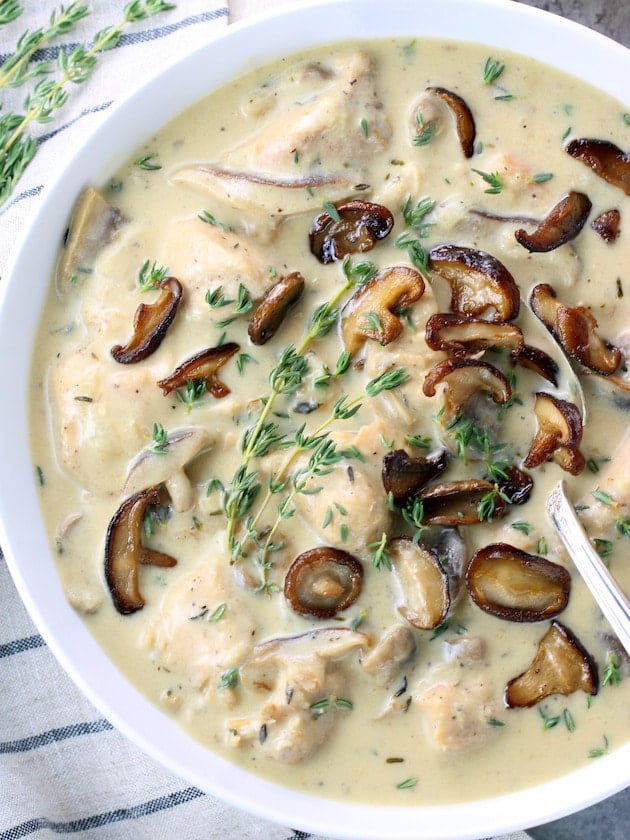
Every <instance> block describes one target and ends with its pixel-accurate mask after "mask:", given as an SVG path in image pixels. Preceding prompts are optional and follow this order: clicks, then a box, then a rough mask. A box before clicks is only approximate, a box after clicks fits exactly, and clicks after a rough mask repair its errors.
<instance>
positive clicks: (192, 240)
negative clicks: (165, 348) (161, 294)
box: [162, 218, 271, 318]
mask: <svg viewBox="0 0 630 840" xmlns="http://www.w3.org/2000/svg"><path fill="white" fill-rule="evenodd" d="M163 247H164V250H163V255H162V256H163V262H164V264H165V265H168V266H169V271H170V273H171V274H173V275H174V276H175V277H177V279H178V280H179V281H180V283H181V284H182V285H183V286H184V289H185V297H184V301H183V308H184V310H185V311H186V312H187V313H188V314H189V315H191V316H192V317H195V318H197V317H198V318H207V317H208V314H209V312H210V309H209V307H208V304H207V303H206V299H205V298H206V293H207V292H208V291H213V290H214V289H216V288H217V287H218V286H222V287H223V294H224V295H225V297H226V298H229V299H232V300H236V298H237V295H238V290H239V286H240V285H241V284H242V285H243V286H245V288H246V289H247V291H248V292H249V294H250V296H251V297H252V298H259V297H262V295H263V293H264V292H265V291H266V289H267V288H268V287H269V286H270V285H271V282H270V279H269V260H268V258H267V257H266V256H265V254H263V252H262V251H260V250H259V248H258V247H257V246H256V245H255V244H254V243H252V242H250V241H248V240H247V237H246V236H244V235H238V236H237V235H236V234H235V233H233V232H232V231H229V230H224V229H223V228H221V227H219V226H218V225H209V224H206V222H202V221H201V220H200V219H197V218H194V219H180V220H178V221H176V222H174V223H173V224H172V225H171V226H170V227H169V229H168V232H167V235H166V239H165V242H164V246H163ZM222 317H223V315H222Z"/></svg>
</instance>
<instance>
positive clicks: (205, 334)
mask: <svg viewBox="0 0 630 840" xmlns="http://www.w3.org/2000/svg"><path fill="white" fill-rule="evenodd" d="M471 67H477V68H479V72H478V73H477V74H476V75H475V74H474V73H473V74H471V73H470V68H471ZM504 84H505V86H506V87H505V88H504V87H503V85H504ZM543 84H544V86H545V90H547V91H548V97H547V98H546V101H549V102H552V103H571V108H570V109H566V108H564V107H562V105H561V104H558V105H557V106H556V107H549V108H547V107H543V105H541V102H540V97H539V95H538V92H539V90H540V89H541V86H542V85H543ZM620 113H624V108H623V107H621V106H620V105H619V103H615V102H611V101H609V100H607V99H606V97H604V96H603V95H601V94H600V93H596V92H594V91H591V90H590V89H588V88H585V87H583V86H582V85H580V84H579V83H577V82H576V81H575V80H573V79H570V78H569V77H566V76H564V75H562V74H559V73H557V72H556V71H552V70H551V69H550V68H548V67H546V66H543V65H539V64H536V63H532V62H528V61H524V60H521V59H520V58H519V59H518V60H516V58H515V57H513V56H511V55H510V54H507V53H503V52H502V53H501V54H497V55H491V56H488V55H487V51H486V50H484V49H483V48H481V47H476V46H473V45H466V44H448V45H445V44H442V43H441V42H438V41H435V42H434V41H424V40H418V41H415V42H413V44H405V43H403V42H397V41H393V42H385V41H383V42H381V41H374V42H370V43H365V44H363V43H361V44H359V43H356V44H347V45H338V46H335V47H330V48H325V49H321V50H318V51H317V53H315V52H313V53H311V54H309V55H307V56H303V57H294V58H291V59H288V60H286V61H284V62H280V63H278V64H277V65H274V66H273V67H269V68H263V69H262V70H260V71H258V72H256V73H253V74H250V75H249V76H246V77H244V78H243V79H242V80H237V81H235V82H234V83H233V84H231V85H228V86H227V87H226V88H225V89H222V90H220V91H217V92H215V93H213V94H212V95H211V96H210V97H209V98H208V99H207V100H205V101H203V102H201V103H198V104H197V105H196V106H194V108H192V109H190V110H189V112H187V114H185V115H182V117H180V118H178V120H177V121H176V122H173V123H172V124H170V125H168V126H165V127H164V129H163V130H162V131H161V132H159V133H158V134H157V135H156V136H155V137H154V138H151V144H150V146H146V147H144V148H142V149H139V150H135V151H133V150H130V155H129V163H128V165H127V166H126V167H124V168H123V169H122V170H121V171H120V172H118V173H114V178H113V179H110V180H111V182H112V183H124V185H125V189H124V190H121V191H111V190H108V189H106V188H105V189H104V190H103V191H102V194H101V193H100V192H99V191H97V190H93V191H92V192H91V193H90V194H88V195H87V200H86V201H85V202H84V203H83V205H82V206H83V207H84V208H87V209H89V208H92V210H94V213H92V212H90V213H88V212H87V210H86V211H85V212H83V213H81V214H80V215H81V216H82V217H83V222H82V223H81V224H80V226H79V228H78V229H77V230H74V231H73V225H72V224H71V229H70V234H69V237H68V247H66V250H65V252H64V254H63V255H62V259H61V262H60V272H61V273H60V274H59V276H58V277H57V278H56V289H55V292H56V295H54V296H53V295H51V299H50V301H49V304H48V309H47V313H46V322H45V325H44V326H43V327H42V331H41V333H40V339H39V346H38V353H37V357H36V361H35V367H36V377H37V381H39V380H41V379H42V378H45V379H46V381H47V387H48V391H49V394H50V400H49V403H50V406H49V409H48V416H47V417H46V418H45V420H44V419H42V417H41V414H40V412H39V410H38V409H37V408H36V406H35V401H36V400H35V398H34V406H33V453H34V455H33V457H34V463H36V464H37V465H38V467H37V471H38V474H39V475H40V476H44V475H45V476H46V481H45V483H44V482H43V481H42V483H41V487H40V494H41V497H42V505H43V510H44V515H45V519H46V523H47V527H48V529H49V532H50V536H51V544H52V545H54V546H55V547H58V548H59V553H58V556H59V572H60V575H61V577H62V580H63V583H64V586H65V588H66V591H67V592H68V597H69V598H70V600H71V601H72V603H73V604H74V605H75V606H76V607H77V609H78V610H79V611H81V612H82V613H83V614H84V615H85V620H86V621H87V622H88V625H89V626H90V628H91V629H92V630H93V632H94V633H95V635H96V636H97V637H98V639H99V640H100V641H101V643H102V644H103V645H104V646H105V648H106V649H107V650H108V651H109V652H110V654H111V656H112V657H113V658H114V659H115V660H116V662H117V664H119V665H120V666H121V667H122V668H124V669H125V670H126V671H127V672H128V673H130V674H132V675H133V679H134V680H135V681H136V682H137V683H138V684H139V685H141V686H142V687H143V688H144V690H145V691H146V692H147V694H148V695H149V696H151V697H152V698H154V699H155V700H156V702H158V703H159V704H161V705H162V706H163V707H164V708H165V709H167V710H169V713H171V714H173V715H175V716H176V717H177V719H178V720H180V721H182V725H184V726H185V727H186V728H187V729H189V730H190V731H191V732H193V733H194V734H195V736H196V737H197V738H199V739H200V740H201V741H202V742H204V743H205V744H207V745H208V746H209V748H211V749H216V750H218V751H220V752H221V753H222V754H223V755H228V756H229V757H231V758H232V759H233V760H235V761H238V762H241V763H242V764H243V765H245V766H248V767H252V768H255V770H256V772H260V773H262V774H265V775H266V776H268V777H270V778H273V779H276V780H279V781H280V782H281V783H283V784H288V785H292V786H295V785H300V786H301V787H302V789H304V790H307V791H310V792H316V793H318V794H320V795H325V796H339V795H340V791H344V796H345V795H346V791H347V795H348V796H350V797H351V798H353V799H355V800H358V801H375V800H378V801H383V802H390V803H391V802H395V803H400V802H401V801H403V802H404V801H407V800H406V798H405V797H407V798H408V801H409V802H410V804H417V803H418V802H438V801H439V802H444V801H452V800H454V799H456V798H466V799H471V798H475V797H480V796H486V795H488V793H489V791H488V788H487V779H488V778H490V777H492V778H494V779H495V780H496V782H495V785H496V787H495V788H494V789H493V790H492V793H500V792H507V790H508V788H509V786H510V785H511V784H512V781H511V779H512V778H513V776H512V773H511V770H512V768H513V767H514V766H518V767H519V778H520V779H521V780H522V784H523V785H531V784H534V783H536V782H537V781H539V780H541V779H542V778H543V776H544V777H550V776H552V775H558V774H562V773H565V772H567V771H568V770H571V769H573V767H574V766H576V765H579V764H584V763H586V762H588V760H589V755H594V754H595V752H596V751H597V755H602V754H605V753H607V752H609V751H612V750H613V749H615V748H616V747H617V746H618V745H621V744H623V743H624V742H626V741H627V740H628V735H629V729H630V726H629V721H628V717H627V711H626V710H627V709H628V707H629V702H628V701H629V700H630V697H629V694H628V692H629V691H630V680H628V679H627V678H626V677H627V673H628V667H629V666H628V662H627V659H626V658H625V655H624V653H623V651H620V650H619V645H618V644H616V641H615V639H614V636H613V635H612V633H611V631H610V628H609V627H608V626H607V624H606V622H605V621H604V620H603V618H602V617H601V616H600V615H599V613H598V611H597V610H596V609H595V607H594V605H593V602H592V600H591V598H590V595H589V594H588V592H587V590H586V589H585V587H584V585H583V584H582V582H581V580H580V579H579V578H578V577H577V576H576V574H575V572H574V570H573V567H572V565H571V562H570V560H569V559H568V558H567V556H566V555H565V554H564V552H563V550H562V549H561V547H560V545H559V543H558V541H557V540H556V537H555V535H554V533H553V532H552V530H551V529H550V526H549V524H548V522H547V521H546V519H545V518H544V516H543V513H542V512H543V509H544V500H545V498H546V496H547V494H548V492H549V490H550V488H551V487H552V486H553V485H554V484H555V483H556V482H557V480H558V478H559V477H562V478H564V479H565V480H566V481H567V484H568V487H569V492H570V496H571V498H572V500H573V502H574V504H575V505H576V507H577V508H578V509H579V512H580V517H581V519H582V521H583V523H584V525H585V527H586V529H587V531H588V533H589V535H590V537H591V540H592V541H593V543H594V545H595V546H596V547H597V549H598V551H599V552H600V554H602V555H603V556H605V558H606V562H607V563H608V564H609V567H610V570H611V573H613V574H614V575H615V577H618V579H619V582H620V584H621V585H622V586H623V587H625V588H626V589H629V588H630V572H629V570H628V567H627V564H625V563H624V562H623V557H624V553H623V552H622V551H621V546H623V545H624V544H625V541H626V539H627V538H628V536H629V535H630V527H629V525H628V523H629V522H630V486H629V485H628V480H627V476H628V474H629V468H628V463H629V461H630V443H629V442H628V438H627V437H624V430H625V428H626V426H627V407H625V406H626V405H627V402H626V400H627V397H626V395H625V393H624V392H625V390H627V389H630V384H629V380H628V378H627V371H626V367H627V357H628V347H630V339H629V338H628V331H627V330H628V328H627V320H628V309H627V307H628V304H627V302H626V301H627V296H625V295H624V294H623V289H624V282H625V281H624V277H625V273H626V265H625V262H624V253H625V251H626V250H627V249H626V248H625V245H624V243H625V241H626V237H627V235H628V234H627V232H626V231H625V224H624V221H623V220H624V218H625V215H626V214H627V212H628V209H629V207H628V200H629V199H628V198H627V196H626V194H625V189H624V177H625V176H624V173H625V170H624V168H623V160H622V158H623V155H624V152H623V148H624V142H626V143H627V139H625V138H624V131H626V130H627V129H626V127H625V126H624V124H623V120H620V119H619V114H620ZM569 118H570V121H571V123H572V127H571V129H570V130H569V134H571V136H572V137H575V138H585V139H582V140H579V141H568V135H567V136H565V137H564V139H563V135H564V134H565V132H566V131H567V121H568V120H569ZM597 126H606V134H607V137H606V144H605V145H602V144H601V142H600V141H599V140H598V138H597V136H596V134H597ZM183 138H185V141H184V139H183ZM565 143H567V145H566V147H565V145H564V144H565ZM589 150H591V151H593V150H594V152H596V153H597V155H598V158H597V160H596V161H595V162H594V163H592V164H591V165H589V166H585V165H584V164H585V162H586V161H585V157H586V155H587V152H588V151H589ZM135 161H140V162H141V163H140V164H138V165H136V163H134V162H135ZM156 167H159V168H156ZM620 187H621V188H620ZM565 197H566V200H565ZM113 203H115V204H116V205H117V206H116V208H114V207H113V206H112V205H113ZM200 207H202V208H203V209H202V210H200ZM613 211H615V212H613ZM86 220H89V223H86ZM79 221H80V220H79V219H77V224H78V223H79ZM88 231H90V233H89V236H88ZM88 240H89V241H88ZM86 244H87V245H90V247H83V245H86ZM92 245H94V247H92ZM69 249H70V251H71V253H69ZM139 266H140V267H139ZM167 266H168V268H166V267H167ZM79 276H80V278H81V282H80V283H78V282H72V280H71V278H73V277H77V278H78V277H79ZM170 278H174V279H175V280H176V282H177V283H178V284H180V286H181V299H180V300H179V303H178V305H177V307H176V310H175V309H174V311H173V313H171V314H172V315H173V317H172V319H171V320H170V321H169V323H168V325H166V326H164V325H163V324H162V319H161V318H160V317H159V310H160V308H161V307H160V306H157V308H155V309H153V310H152V309H151V307H152V306H153V307H154V306H156V299H159V296H160V295H164V297H163V299H162V304H163V305H164V306H165V301H166V298H167V295H166V293H165V291H164V284H165V283H169V282H170V283H171V285H174V283H172V282H171V280H170ZM602 290H606V292H605V294H602ZM609 292H610V294H608V293H609ZM139 295H142V296H143V299H144V295H146V303H144V304H142V306H143V307H144V308H143V309H141V308H140V307H139V305H138V296H139ZM152 298H153V302H152ZM528 301H531V303H532V307H533V308H534V310H535V312H536V314H537V315H538V319H540V321H542V322H543V323H542V324H540V323H539V320H538V319H536V318H535V317H533V316H531V313H529V310H527V307H526V302H528ZM166 302H168V301H166ZM137 313H144V316H143V317H145V318H146V317H147V315H151V314H153V315H155V318H154V319H152V320H154V321H155V325H156V326H155V330H154V332H155V333H156V334H159V337H160V340H159V341H155V342H153V343H152V344H151V346H150V347H149V348H148V351H147V353H146V354H145V355H143V356H142V358H138V359H137V360H135V361H133V362H132V363H131V364H122V363H120V362H117V361H116V360H115V358H113V357H112V356H111V353H110V350H111V348H112V347H113V346H115V345H116V344H117V343H118V342H120V339H121V337H123V338H124V337H125V336H126V335H128V334H129V332H130V325H132V324H134V323H135V322H137V320H138V319H140V320H142V318H141V317H140V315H138V314H137ZM528 316H529V317H528ZM149 320H151V319H149ZM68 323H73V324H75V325H76V327H75V329H73V330H72V331H68V330H66V329H64V327H66V326H67V324H68ZM545 327H546V328H547V330H549V331H550V332H551V333H552V334H553V337H554V338H555V339H557V341H558V342H559V344H560V345H561V346H562V348H564V351H566V353H567V354H568V355H569V356H570V357H571V359H572V362H571V363H572V364H573V365H574V370H575V374H576V376H577V377H579V378H580V381H581V383H582V386H583V388H584V392H585V405H586V412H584V411H583V407H582V405H581V400H578V397H579V395H576V393H575V392H572V391H571V387H570V384H571V383H570V382H569V381H568V380H569V377H568V375H565V371H566V368H563V367H562V365H563V363H564V362H563V359H562V357H561V355H560V354H561V353H562V352H563V351H562V350H561V349H560V346H558V347H556V346H555V345H554V344H553V340H552V339H551V337H550V336H549V335H548V333H547V332H546V330H545ZM537 328H538V331H537ZM147 332H148V333H150V332H151V330H147ZM545 340H546V341H545ZM543 341H545V343H544V344H543ZM34 381H36V379H35V377H34ZM578 402H579V405H578ZM37 404H38V405H40V404H41V399H40V400H39V401H38V402H37ZM602 429H605V430H606V435H605V436H602V432H601V430H602ZM604 438H605V439H604ZM108 528H109V530H108ZM106 535H108V536H107V539H106ZM105 539H106V542H107V550H106V562H105V564H104V558H103V553H102V545H103V540H105ZM86 557H90V558H91V562H86V560H85V558H86ZM175 561H176V562H175ZM155 563H157V564H158V565H159V566H162V567H164V568H161V569H160V570H159V571H160V574H159V575H158V574H156V573H155V570H154V569H151V568H150V567H151V565H152V564H155ZM104 570H105V577H106V581H105V585H104V584H103V582H102V577H103V571H104ZM107 585H109V588H110V589H111V596H110V592H109V591H108V589H107ZM112 599H113V600H112ZM120 613H123V614H124V617H123V616H121V615H120ZM132 613H133V614H132ZM598 673H599V674H600V675H601V680H598ZM541 674H542V675H544V679H543V678H541ZM598 689H599V691H598ZM587 707H588V709H587ZM587 711H588V713H586V712H587ZM541 721H542V724H541ZM603 733H605V739H604V736H603ZM551 738H554V739H556V740H554V742H553V744H554V745H553V746H552V747H550V746H549V745H550V739H551ZM559 739H561V744H562V748H561V749H557V742H558V740H559ZM541 755H544V756H545V761H544V762H541V761H540V756H541ZM388 756H389V757H390V758H388ZM403 762H404V766H405V769H404V772H402V773H401V772H400V768H399V767H398V766H397V765H398V764H400V763H403ZM295 764H299V766H300V772H299V774H298V773H296V772H295V768H294V765H295ZM390 765H391V769H392V770H393V771H394V772H393V774H392V775H390V776H388V779H387V784H383V769H384V766H385V767H390ZM358 766H360V767H361V772H360V773H357V772H356V769H357V767H358ZM508 770H509V771H510V772H508ZM298 776H299V779H298ZM405 791H406V792H407V793H405Z"/></svg>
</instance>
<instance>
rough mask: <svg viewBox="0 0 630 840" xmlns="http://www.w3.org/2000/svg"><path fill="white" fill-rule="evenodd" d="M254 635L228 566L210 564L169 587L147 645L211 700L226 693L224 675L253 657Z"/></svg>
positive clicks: (157, 656)
mask: <svg viewBox="0 0 630 840" xmlns="http://www.w3.org/2000/svg"><path fill="white" fill-rule="evenodd" d="M217 616H218V617H217ZM254 632H255V624H254V621H253V619H252V618H251V616H250V614H249V612H248V610H247V606H246V603H245V601H244V599H243V596H242V595H241V594H240V592H239V591H238V589H237V588H236V587H235V586H232V585H231V583H230V580H229V571H228V570H227V567H225V566H224V565H221V564H220V563H212V562H205V563H204V564H203V565H202V566H200V567H199V568H198V569H196V570H195V571H194V572H193V573H192V574H189V575H187V576H186V577H184V578H182V579H181V580H180V581H178V582H177V583H176V584H174V585H172V586H170V587H169V589H168V592H167V594H166V596H165V598H164V600H163V602H162V604H161V608H160V611H159V613H158V614H157V616H156V617H155V618H154V619H153V621H152V622H151V624H150V626H149V627H148V629H147V632H146V634H145V637H144V643H145V645H146V646H147V647H148V648H150V649H151V650H152V651H153V653H154V655H155V658H156V661H157V662H158V663H159V665H160V666H161V667H163V668H167V669H169V670H172V671H174V672H176V673H179V674H183V675H184V677H186V678H187V679H188V680H189V681H190V683H191V685H192V686H193V688H195V689H196V690H197V691H199V692H201V693H202V694H203V695H204V697H211V696H213V695H215V694H216V692H217V691H219V690H220V689H219V684H220V682H221V675H222V674H223V673H224V672H225V671H228V670H229V669H231V668H234V667H236V666H237V665H238V664H240V662H242V661H243V660H244V659H245V658H246V657H247V656H248V654H249V653H250V651H251V648H252V638H253V634H254Z"/></svg>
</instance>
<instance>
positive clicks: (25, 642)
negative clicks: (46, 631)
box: [0, 635, 46, 659]
mask: <svg viewBox="0 0 630 840" xmlns="http://www.w3.org/2000/svg"><path fill="white" fill-rule="evenodd" d="M45 645H46V642H45V641H44V640H43V639H42V637H41V636H39V635H37V636H25V637H24V638H23V639H15V640H14V641H13V642H6V644H4V645H0V659H2V657H4V656H13V655H14V654H15V653H24V651H25V650H32V649H33V648H38V647H44V646H45Z"/></svg>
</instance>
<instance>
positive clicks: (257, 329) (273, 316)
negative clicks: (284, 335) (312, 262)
mask: <svg viewBox="0 0 630 840" xmlns="http://www.w3.org/2000/svg"><path fill="white" fill-rule="evenodd" d="M303 291H304V278H303V277H302V275H301V274H300V272H299V271H292V272H291V274H287V275H286V277H282V278H280V280H278V282H277V283H274V285H273V286H272V287H271V288H270V289H268V290H267V291H266V292H265V294H264V296H263V298H262V300H261V301H260V303H259V304H258V306H257V307H256V309H255V310H254V314H253V315H252V317H251V318H250V321H249V326H248V328H247V332H248V334H249V337H250V338H251V340H252V342H253V343H254V344H256V345H262V344H266V342H267V341H269V339H270V338H273V336H274V335H275V334H276V332H277V331H278V329H279V327H280V324H282V322H283V321H284V319H285V317H286V314H287V312H288V311H289V309H290V308H291V307H292V306H293V304H294V303H296V302H297V301H298V300H299V299H300V297H301V295H302V292H303Z"/></svg>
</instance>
